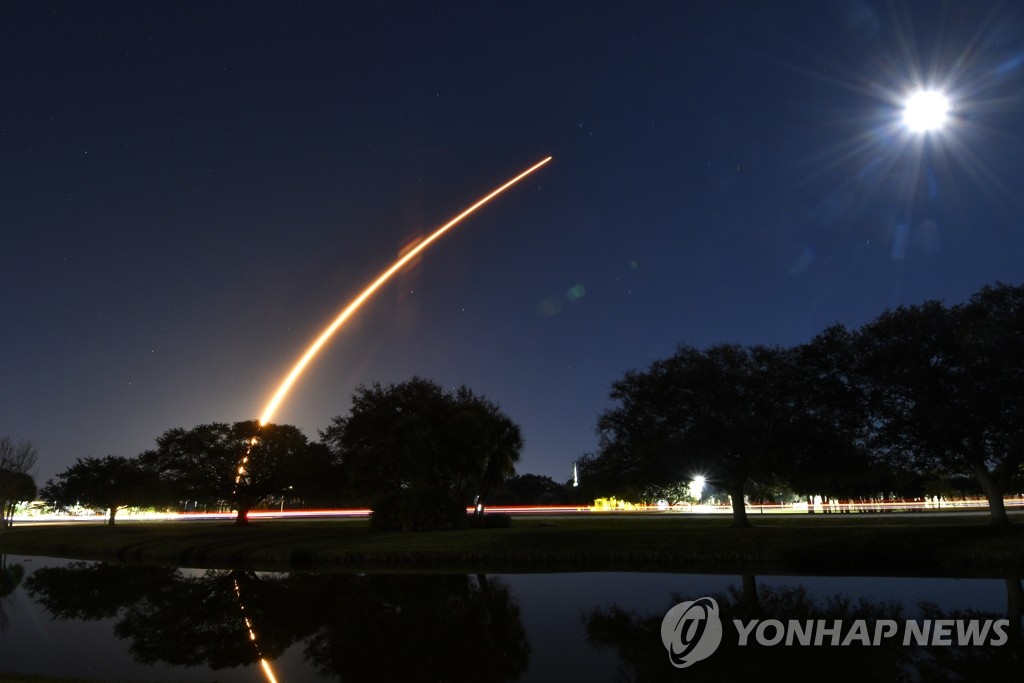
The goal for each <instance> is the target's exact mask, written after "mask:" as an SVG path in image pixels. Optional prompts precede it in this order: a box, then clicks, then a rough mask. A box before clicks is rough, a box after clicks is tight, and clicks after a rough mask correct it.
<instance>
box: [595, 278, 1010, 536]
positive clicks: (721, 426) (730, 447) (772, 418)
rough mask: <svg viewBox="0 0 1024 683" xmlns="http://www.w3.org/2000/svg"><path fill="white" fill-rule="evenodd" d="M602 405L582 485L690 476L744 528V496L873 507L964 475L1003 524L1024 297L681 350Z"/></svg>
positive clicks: (987, 292)
mask: <svg viewBox="0 0 1024 683" xmlns="http://www.w3.org/2000/svg"><path fill="white" fill-rule="evenodd" d="M611 398H612V399H613V401H614V402H615V405H614V407H612V408H611V409H609V410H607V411H606V412H604V413H603V414H602V415H601V416H600V417H599V419H598V433H599V446H598V452H597V453H593V454H588V455H587V456H585V457H584V458H583V459H582V461H581V462H580V476H581V480H583V481H586V482H588V486H597V487H599V488H601V487H604V488H605V489H606V490H607V487H611V486H614V487H615V490H618V491H622V492H624V493H625V495H632V496H633V497H634V498H644V497H660V495H659V494H660V493H661V492H662V491H664V490H667V489H670V488H671V487H673V486H677V485H678V483H679V482H680V481H685V480H688V479H692V478H693V477H694V475H696V474H701V475H703V476H705V477H707V479H708V481H709V482H712V483H715V484H716V485H718V486H719V487H721V488H722V489H724V490H725V491H726V492H727V493H728V494H729V496H730V498H731V500H732V505H733V515H734V517H733V518H734V523H735V524H736V525H738V526H746V525H747V524H748V522H747V518H746V512H745V508H744V498H745V497H746V496H747V495H748V494H749V493H750V492H751V491H754V490H757V491H760V492H763V491H764V490H765V489H771V488H773V487H774V488H776V489H779V488H783V487H784V488H788V489H790V490H792V491H797V492H801V491H802V492H805V493H820V494H826V495H828V496H830V497H833V498H857V497H866V498H875V497H877V496H879V494H880V492H891V491H898V490H900V489H901V488H904V489H905V488H906V487H912V486H914V485H915V483H917V484H920V482H921V481H923V480H927V479H946V480H951V479H953V478H957V477H971V478H973V479H974V481H975V482H976V483H977V486H978V488H979V489H980V490H981V492H983V493H984V495H985V497H986V498H987V499H988V502H989V507H990V510H991V521H992V523H993V524H997V525H1004V524H1008V523H1009V520H1008V518H1007V515H1006V509H1005V507H1004V503H1003V498H1004V496H1005V495H1007V494H1008V493H1010V492H1012V491H1014V490H1017V491H1019V490H1020V489H1021V487H1022V481H1021V475H1022V463H1024V287H1020V286H1017V287H1013V286H1009V285H1005V284H996V285H992V286H986V287H984V288H983V289H981V290H980V291H979V292H977V293H976V294H974V295H973V296H971V298H970V300H969V301H967V302H966V303H963V304H957V305H946V304H944V303H942V302H940V301H928V302H925V303H923V304H920V305H916V306H906V307H900V308H897V309H895V310H890V311H886V312H884V313H883V314H881V315H880V316H879V317H878V318H876V319H875V320H873V321H871V322H869V323H867V324H866V325H864V326H863V327H861V328H860V329H857V330H850V329H848V328H846V327H844V326H842V325H835V326H833V327H830V328H828V329H826V330H825V331H823V332H822V333H821V334H819V335H818V336H816V337H815V338H814V339H812V340H811V341H810V342H808V343H806V344H802V345H799V346H794V347H788V348H783V347H778V346H739V345H734V344H721V345H716V346H712V347H710V348H706V349H697V348H694V347H692V346H686V345H683V346H680V347H679V348H678V350H677V351H676V352H675V354H674V355H673V356H672V357H670V358H666V359H663V360H658V361H655V362H654V363H652V364H651V365H650V367H648V368H647V369H646V370H642V371H640V370H634V371H630V372H627V373H626V374H625V376H624V377H623V378H622V379H620V380H618V381H617V382H615V383H614V384H613V388H612V392H611ZM1015 487H1016V488H1015Z"/></svg>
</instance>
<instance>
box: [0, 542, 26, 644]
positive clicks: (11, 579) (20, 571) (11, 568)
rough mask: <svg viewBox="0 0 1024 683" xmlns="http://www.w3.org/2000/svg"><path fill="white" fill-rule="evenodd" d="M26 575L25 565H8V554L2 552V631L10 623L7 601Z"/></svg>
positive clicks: (0, 616)
mask: <svg viewBox="0 0 1024 683" xmlns="http://www.w3.org/2000/svg"><path fill="white" fill-rule="evenodd" d="M24 576H25V569H24V567H22V566H21V565H20V564H11V565H8V564H7V555H5V554H0V633H2V632H4V631H6V630H7V626H8V625H9V624H10V617H8V616H7V603H8V602H9V601H10V597H11V595H12V594H13V593H14V589H15V588H17V587H18V586H19V585H20V584H21V579H22V578H23V577H24Z"/></svg>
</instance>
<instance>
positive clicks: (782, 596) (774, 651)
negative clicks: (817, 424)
mask: <svg viewBox="0 0 1024 683" xmlns="http://www.w3.org/2000/svg"><path fill="white" fill-rule="evenodd" d="M1006 585H1007V592H1008V596H1009V599H1008V605H1009V608H1008V614H1007V615H999V614H994V613H986V612H981V611H971V610H952V611H943V610H942V609H941V608H939V606H938V605H936V604H934V603H919V604H918V609H919V614H915V615H912V617H913V618H915V619H950V620H956V619H1001V618H1004V617H1006V618H1008V619H1009V628H1008V629H1007V631H1008V634H1009V636H1010V638H1009V642H1008V643H1007V644H1005V645H1003V646H1000V647H993V646H971V645H965V646H960V645H957V644H956V643H955V639H954V644H953V645H950V646H930V647H923V646H917V645H910V646H905V645H904V644H903V642H902V640H901V639H896V638H890V639H882V640H881V641H880V642H879V643H878V645H877V646H876V645H872V646H860V645H859V644H854V645H848V646H845V647H843V646H828V645H825V646H807V647H799V646H796V647H795V646H788V647H787V646H785V645H781V646H770V647H769V646H763V645H760V644H758V643H757V642H756V641H755V640H754V639H751V640H750V642H749V644H747V645H745V646H742V647H741V646H740V645H739V642H740V638H739V633H738V631H737V629H736V626H735V624H734V623H733V620H734V619H738V620H740V621H741V622H743V623H744V624H747V623H749V621H750V620H752V619H760V620H764V619H777V620H779V621H781V622H783V623H786V622H788V621H789V620H797V621H799V622H804V623H805V622H807V621H808V620H819V619H820V620H825V622H826V623H828V624H832V623H834V620H840V621H841V622H842V623H843V624H850V623H852V622H853V621H855V620H859V619H860V620H865V621H866V622H867V623H868V626H869V632H871V633H873V632H874V630H873V629H874V625H875V623H876V622H878V621H881V620H895V621H897V622H902V621H904V620H905V619H907V618H910V616H911V615H908V614H907V613H906V611H905V608H904V606H903V605H902V604H901V603H899V602H895V601H876V602H872V601H869V600H865V599H860V600H858V601H853V600H851V599H850V598H849V597H847V596H843V595H836V596H833V597H829V598H825V599H815V598H813V597H811V596H810V594H809V593H808V591H807V589H806V588H804V587H803V586H799V585H797V586H778V587H775V588H759V587H758V585H757V581H756V578H755V577H754V576H744V577H743V578H742V582H741V585H740V586H736V585H735V584H732V585H730V586H729V588H728V590H727V591H726V592H725V593H718V594H715V595H712V596H711V597H714V598H715V599H716V600H717V602H718V605H719V608H720V611H721V620H722V625H723V627H724V631H725V633H724V636H723V638H722V641H721V644H720V646H719V647H718V649H717V651H715V652H714V654H713V656H712V657H709V658H708V659H707V660H706V661H703V662H700V663H699V664H698V665H697V667H699V668H697V669H696V671H694V670H689V671H686V672H685V673H687V674H689V673H691V672H693V675H702V674H703V675H710V676H714V677H715V678H718V679H722V680H742V679H749V680H758V681H771V680H794V678H799V676H800V675H803V674H806V675H810V676H813V677H814V678H815V679H819V678H820V679H822V680H828V681H858V682H862V681H865V680H885V681H908V682H911V681H974V680H986V681H998V680H1017V678H1018V677H1019V674H1020V671H1021V666H1022V664H1024V653H1022V647H1021V604H1022V602H1024V600H1022V590H1021V582H1020V578H1019V577H1013V578H1009V579H1007V580H1006ZM699 597H702V596H698V595H687V596H680V595H674V596H673V599H672V601H671V602H670V603H669V604H666V606H665V610H664V611H662V612H658V613H653V614H646V615H641V614H638V613H637V612H634V611H630V610H627V609H624V608H621V607H619V606H618V605H614V606H612V607H608V608H598V609H594V610H591V611H589V612H587V613H586V614H585V615H584V616H583V623H584V626H585V628H586V630H587V637H588V640H589V641H590V643H591V644H592V645H593V646H594V647H596V648H597V649H599V650H610V651H613V652H615V653H616V654H617V656H618V659H619V669H618V680H621V681H678V680H680V677H681V675H683V672H681V671H680V670H679V669H675V668H673V667H672V666H671V665H669V662H668V653H667V651H666V650H665V648H664V646H663V644H662V640H661V624H662V618H663V617H664V614H665V612H667V611H668V609H669V608H670V607H672V605H674V604H677V603H679V602H683V601H690V600H694V599H697V598H699Z"/></svg>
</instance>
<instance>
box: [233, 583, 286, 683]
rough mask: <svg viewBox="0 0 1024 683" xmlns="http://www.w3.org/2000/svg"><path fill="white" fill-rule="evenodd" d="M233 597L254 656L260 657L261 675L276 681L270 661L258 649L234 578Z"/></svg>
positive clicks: (272, 681) (239, 586) (257, 643)
mask: <svg viewBox="0 0 1024 683" xmlns="http://www.w3.org/2000/svg"><path fill="white" fill-rule="evenodd" d="M235 598H237V599H238V609H239V611H241V612H242V621H244V622H245V628H246V630H248V631H249V640H250V641H251V642H252V645H253V649H255V651H256V656H257V657H259V658H260V667H261V668H262V669H263V675H264V676H266V677H267V680H268V681H270V683H277V677H276V676H274V669H273V667H272V666H270V662H268V661H267V659H266V657H264V656H263V652H262V651H261V650H260V641H259V638H258V637H257V636H256V629H255V628H254V627H253V624H252V620H251V619H249V615H248V614H246V613H245V601H244V600H243V599H242V585H241V584H240V583H239V582H238V580H237V579H235Z"/></svg>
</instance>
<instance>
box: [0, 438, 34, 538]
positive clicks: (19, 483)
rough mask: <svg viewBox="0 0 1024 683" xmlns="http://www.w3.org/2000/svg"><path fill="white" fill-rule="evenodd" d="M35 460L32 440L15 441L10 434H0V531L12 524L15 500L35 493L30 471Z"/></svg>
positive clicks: (31, 496)
mask: <svg viewBox="0 0 1024 683" xmlns="http://www.w3.org/2000/svg"><path fill="white" fill-rule="evenodd" d="M38 460H39V454H38V452H37V451H36V447H35V446H34V445H32V442H31V441H19V442H17V443H15V442H14V441H13V440H12V439H11V438H10V437H9V436H3V437H0V531H2V530H3V529H7V528H9V527H10V526H12V525H13V524H14V509H15V507H16V506H17V505H18V503H23V502H26V501H30V500H32V498H34V497H35V495H36V483H35V479H34V474H33V471H34V470H35V467H36V463H37V462H38Z"/></svg>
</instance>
